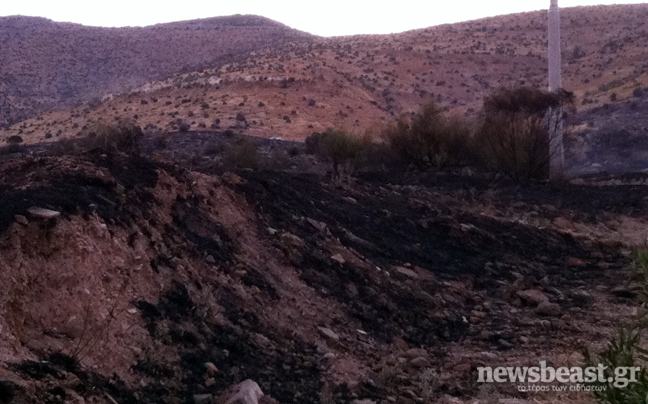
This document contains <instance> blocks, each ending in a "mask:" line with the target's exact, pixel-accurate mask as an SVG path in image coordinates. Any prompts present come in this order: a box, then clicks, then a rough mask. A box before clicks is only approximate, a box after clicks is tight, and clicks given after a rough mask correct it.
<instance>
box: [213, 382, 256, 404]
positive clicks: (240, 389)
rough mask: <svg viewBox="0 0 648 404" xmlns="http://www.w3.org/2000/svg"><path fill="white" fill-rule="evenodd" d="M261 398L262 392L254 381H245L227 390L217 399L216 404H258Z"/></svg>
mask: <svg viewBox="0 0 648 404" xmlns="http://www.w3.org/2000/svg"><path fill="white" fill-rule="evenodd" d="M261 397H263V391H261V388H260V387H259V385H258V384H257V383H256V382H255V381H253V380H250V379H247V380H244V381H242V382H241V383H239V384H236V385H234V386H231V387H230V388H228V389H227V390H226V391H225V392H224V393H222V394H221V395H220V396H219V397H218V400H216V404H259V399H260V398H261Z"/></svg>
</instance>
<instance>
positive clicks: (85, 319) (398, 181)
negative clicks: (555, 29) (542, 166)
mask: <svg viewBox="0 0 648 404" xmlns="http://www.w3.org/2000/svg"><path fill="white" fill-rule="evenodd" d="M298 147H300V150H299V153H298V155H296V156H295V157H293V158H294V159H297V158H299V157H300V156H302V155H303V149H302V148H303V145H301V146H298ZM175 148H178V149H179V148H180V145H177V146H176V147H175ZM150 157H151V156H150V155H138V154H125V153H114V152H108V151H104V150H94V151H92V152H87V153H82V154H81V155H74V154H64V155H61V154H55V153H54V154H50V155H48V156H43V157H36V158H20V157H19V158H15V159H12V160H7V161H1V162H0V197H1V198H2V207H3V209H2V210H1V211H0V256H2V260H0V279H2V282H0V358H2V362H3V366H2V367H0V402H2V403H12V404H22V403H29V404H32V403H33V404H41V403H47V404H63V403H67V402H77V403H84V402H86V403H90V402H92V403H97V404H104V403H105V404H115V403H119V404H139V403H156V404H157V403H159V404H162V403H178V404H180V403H182V404H191V403H194V404H195V403H205V404H208V403H215V404H216V403H218V404H221V403H224V402H225V401H224V400H216V399H215V397H218V396H219V395H221V394H223V392H224V390H225V389H226V388H227V387H228V386H230V385H232V384H234V383H238V382H240V381H242V380H245V379H253V380H254V381H256V382H257V383H259V385H260V386H261V388H262V390H263V392H264V393H266V394H267V395H270V396H272V397H273V398H274V399H276V400H278V401H274V400H271V399H269V398H268V397H267V396H266V397H264V398H263V400H261V401H258V403H260V404H276V403H277V402H278V403H280V404H291V403H294V404H297V403H299V404H323V403H324V404H326V403H344V404H347V403H351V404H378V403H380V404H388V403H400V404H416V403H439V404H468V403H475V402H476V401H475V400H478V401H477V402H480V403H489V402H500V403H508V404H531V403H544V404H551V403H555V402H557V401H556V398H557V397H558V398H559V402H562V403H566V402H569V403H578V404H588V403H593V402H594V401H593V399H592V397H591V396H590V395H589V394H586V393H584V392H580V393H578V392H570V393H565V394H561V395H560V396H557V395H556V394H553V393H540V394H531V393H525V392H520V391H519V390H518V389H517V388H516V385H515V384H513V383H503V384H497V385H491V386H485V385H483V384H481V385H480V384H479V383H477V382H476V371H477V367H479V366H516V365H520V366H528V365H531V364H535V365H537V362H538V361H540V360H547V361H550V362H551V363H555V364H556V365H557V366H574V365H579V364H582V363H583V358H582V356H581V355H580V352H581V349H582V348H583V347H587V348H588V349H591V350H593V351H598V350H600V349H601V348H603V346H604V345H605V342H606V341H608V340H609V338H610V337H611V336H612V335H613V334H614V331H615V328H616V327H617V325H619V324H620V322H624V321H632V320H633V319H634V318H636V317H635V316H636V314H637V307H638V305H639V304H640V302H641V296H642V293H643V292H644V291H645V285H644V286H643V288H644V289H642V284H641V283H638V279H637V278H636V276H635V275H633V274H634V272H633V271H634V269H633V266H632V260H631V258H630V254H631V249H632V248H634V247H635V246H638V245H641V244H642V243H644V242H645V224H646V208H647V206H646V201H648V187H647V185H646V184H648V177H646V176H645V175H640V176H634V177H628V178H613V179H610V178H603V179H600V178H599V179H590V180H579V182H578V183H576V182H574V183H573V184H563V185H562V186H560V187H552V186H549V185H539V184H537V185H529V186H524V187H520V186H507V185H502V186H498V187H492V186H491V185H490V184H489V181H488V180H487V179H486V178H485V177H481V176H462V175H457V174H451V173H441V174H432V175H423V176H417V177H415V178H409V179H408V180H407V181H405V177H404V176H402V175H392V176H391V178H390V173H389V172H383V171H381V172H367V173H365V174H364V175H362V176H359V177H358V178H357V179H356V180H354V181H351V182H348V183H335V182H331V181H327V180H324V179H322V178H321V177H320V176H317V175H314V174H310V173H307V172H303V171H298V170H297V171H295V170H292V171H273V170H249V169H248V170H240V171H238V172H236V173H232V172H225V173H223V174H217V173H215V172H210V171H209V170H205V172H203V173H198V172H195V171H190V170H187V169H186V168H184V167H182V166H180V165H177V164H171V163H168V162H164V161H160V159H158V158H154V159H151V158H150ZM186 163H187V164H185V167H186V166H189V165H190V162H189V161H187V162H186ZM391 174H394V173H391ZM43 209H49V211H47V210H43ZM500 399H501V401H498V400H500ZM244 402H245V403H250V404H257V400H249V401H244Z"/></svg>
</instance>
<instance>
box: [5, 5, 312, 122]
mask: <svg viewBox="0 0 648 404" xmlns="http://www.w3.org/2000/svg"><path fill="white" fill-rule="evenodd" d="M308 37H309V35H307V34H304V33H302V32H298V31H296V30H292V29H290V28H288V27H286V26H284V25H282V24H279V23H277V22H274V21H271V20H269V19H266V18H263V17H257V16H242V15H236V16H230V17H218V18H207V19H203V20H195V21H186V22H178V23H171V24H159V25H155V26H150V27H144V28H128V27H127V28H97V27H86V26H82V25H78V24H70V23H58V22H53V21H51V20H47V19H43V18H34V17H22V16H15V17H2V18H0V43H1V44H2V45H1V47H2V48H1V49H2V58H1V59H0V83H1V84H0V107H1V109H0V127H2V126H7V125H9V124H12V123H15V122H18V121H20V120H22V119H24V118H26V117H28V116H31V115H33V114H34V112H37V111H42V110H43V108H46V107H51V106H57V105H72V104H80V103H82V102H88V101H90V100H91V99H93V98H96V97H101V96H103V95H104V94H105V93H107V92H111V91H117V90H124V89H127V88H131V87H134V86H139V85H142V84H144V83H146V82H148V81H151V80H159V79H164V78H166V77H169V76H172V75H176V74H179V73H181V72H188V71H194V70H200V69H202V68H203V67H206V66H209V67H214V66H219V65H221V64H223V63H226V62H231V61H233V60H236V58H238V57H240V56H241V55H247V54H248V53H249V52H251V51H253V50H257V49H261V48H266V47H276V46H278V45H280V44H283V43H284V42H286V41H288V40H293V39H305V38H308Z"/></svg>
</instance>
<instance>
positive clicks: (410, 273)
mask: <svg viewBox="0 0 648 404" xmlns="http://www.w3.org/2000/svg"><path fill="white" fill-rule="evenodd" d="M393 269H394V271H396V272H397V273H399V274H401V275H405V276H407V277H408V278H412V279H419V276H418V274H417V273H416V272H414V271H413V270H411V269H409V268H405V267H400V266H399V267H394V268H393Z"/></svg>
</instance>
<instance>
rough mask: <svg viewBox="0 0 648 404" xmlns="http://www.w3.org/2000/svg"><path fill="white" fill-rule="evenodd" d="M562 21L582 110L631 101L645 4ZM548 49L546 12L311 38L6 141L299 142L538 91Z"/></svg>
mask: <svg viewBox="0 0 648 404" xmlns="http://www.w3.org/2000/svg"><path fill="white" fill-rule="evenodd" d="M562 16H563V18H562V22H563V49H564V51H563V60H564V70H565V71H564V86H565V88H566V89H568V90H570V91H574V92H575V94H576V100H577V101H576V108H577V109H578V110H587V109H590V108H596V107H601V106H603V105H605V104H608V103H623V102H631V101H632V100H633V99H634V98H635V96H637V95H638V94H640V93H641V90H642V88H643V87H645V86H648V64H647V62H646V60H648V58H647V56H648V55H647V54H646V53H647V52H648V50H647V49H646V47H645V41H644V40H643V38H645V36H646V32H647V30H648V22H647V21H648V5H645V4H641V5H622V6H597V7H577V8H568V9H564V10H563V11H562ZM621 22H622V23H621ZM545 43H546V12H544V11H540V12H532V13H524V14H516V15H508V16H501V17H494V18H487V19H482V20H477V21H470V22H466V23H460V24H453V25H444V26H437V27H431V28H427V29H423V30H416V31H411V32H405V33H402V34H394V35H378V36H354V37H342V38H316V39H313V40H310V41H307V42H296V43H290V44H288V45H285V46H273V47H271V48H270V49H266V50H263V51H257V52H253V53H251V54H248V55H247V58H246V59H245V60H241V61H238V62H234V63H229V64H227V65H224V66H221V67H217V68H207V69H205V70H202V71H200V72H193V73H186V74H183V75H180V76H175V77H172V78H169V79H166V80H162V81H151V82H150V83H148V84H146V85H144V86H142V87H140V88H139V89H137V90H136V91H133V92H127V93H125V94H123V95H117V94H116V95H114V96H113V95H110V96H108V97H106V98H105V101H104V102H103V103H100V104H92V105H91V106H80V107H76V108H67V109H62V110H57V111H53V112H50V113H47V114H44V115H42V116H39V117H37V118H35V119H29V120H26V121H24V122H22V123H20V124H17V125H14V126H13V127H12V128H11V130H9V131H6V132H4V136H5V137H6V136H8V135H13V134H18V135H20V136H22V137H23V138H24V139H25V141H27V142H38V141H43V140H46V139H45V135H46V134H48V133H49V134H50V135H51V139H52V140H55V139H56V138H57V137H66V136H77V135H84V133H87V131H86V129H91V128H92V127H93V126H94V125H95V124H96V123H97V122H98V121H102V120H103V121H104V122H111V121H112V120H113V119H114V118H116V117H127V118H130V119H135V120H136V121H137V122H138V124H140V125H141V126H142V127H144V126H148V127H149V128H150V129H155V128H158V130H160V131H163V132H164V131H175V130H177V128H178V126H179V123H180V122H183V123H185V124H189V125H190V129H191V130H202V129H205V128H207V129H209V128H212V129H216V130H225V129H230V128H231V129H236V130H240V131H243V132H245V133H247V134H249V135H253V136H260V137H282V138H284V139H296V140H299V139H304V138H305V137H306V136H308V135H309V134H311V133H312V132H314V131H321V130H325V129H326V128H328V127H334V128H340V129H344V130H348V131H351V132H356V133H363V132H364V131H366V130H368V129H375V128H377V127H379V126H380V125H382V124H384V123H385V122H390V121H391V120H392V119H393V117H395V116H398V115H400V114H402V113H407V112H410V111H416V110H418V108H419V107H420V106H421V105H422V104H425V103H427V102H429V101H431V100H436V101H438V102H439V103H440V104H441V105H442V106H443V107H444V108H446V109H447V110H448V111H450V113H452V114H459V115H468V116H474V115H475V114H477V113H478V111H479V109H480V108H481V101H482V99H483V97H484V96H485V95H488V94H489V93H490V92H492V91H493V90H494V89H496V88H497V87H500V86H513V85H532V86H538V87H540V88H543V87H545V86H546V74H547V73H546V72H547V69H546V65H547V62H546V56H545V55H546V48H545ZM639 131H640V132H641V128H639ZM1 136H2V135H0V137H1Z"/></svg>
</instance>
